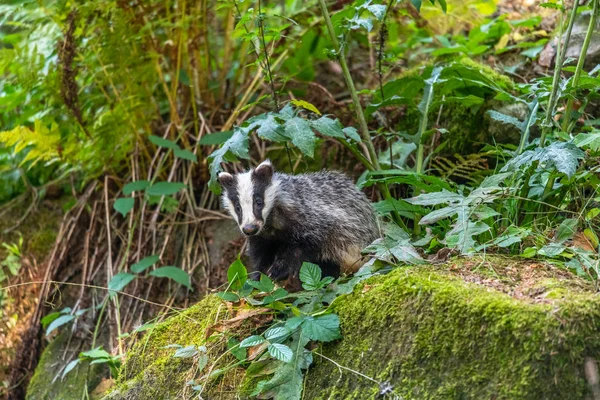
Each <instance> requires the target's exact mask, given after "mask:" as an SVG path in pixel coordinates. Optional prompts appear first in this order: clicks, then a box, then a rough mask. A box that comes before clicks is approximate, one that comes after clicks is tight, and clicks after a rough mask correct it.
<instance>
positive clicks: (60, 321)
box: [46, 315, 75, 336]
mask: <svg viewBox="0 0 600 400" xmlns="http://www.w3.org/2000/svg"><path fill="white" fill-rule="evenodd" d="M74 319H75V316H74V315H61V316H60V317H58V318H56V319H55V320H54V321H52V322H50V324H49V325H48V328H46V336H48V335H50V333H52V331H54V330H55V329H57V328H60V327H61V326H63V325H65V324H68V323H69V322H71V321H73V320H74Z"/></svg>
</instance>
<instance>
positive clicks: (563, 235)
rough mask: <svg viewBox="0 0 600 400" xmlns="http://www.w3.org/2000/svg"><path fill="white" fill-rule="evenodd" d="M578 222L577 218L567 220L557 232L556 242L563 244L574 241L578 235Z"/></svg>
mask: <svg viewBox="0 0 600 400" xmlns="http://www.w3.org/2000/svg"><path fill="white" fill-rule="evenodd" d="M577 222H578V221H577V219H576V218H568V219H565V220H564V221H563V222H562V223H561V224H560V225H559V227H558V229H557V231H556V241H557V242H558V243H563V242H565V241H567V240H569V239H572V238H573V236H574V235H575V233H577Z"/></svg>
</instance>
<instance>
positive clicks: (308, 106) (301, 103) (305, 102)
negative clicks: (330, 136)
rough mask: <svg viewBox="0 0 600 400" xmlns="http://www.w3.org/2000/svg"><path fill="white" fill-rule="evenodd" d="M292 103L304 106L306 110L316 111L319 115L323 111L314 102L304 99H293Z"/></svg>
mask: <svg viewBox="0 0 600 400" xmlns="http://www.w3.org/2000/svg"><path fill="white" fill-rule="evenodd" d="M291 103H292V104H293V105H295V106H296V107H300V108H304V109H305V110H308V111H311V112H314V113H315V114H317V115H321V112H320V111H319V110H318V109H317V107H315V106H314V105H313V104H311V103H309V102H308V101H304V100H292V101H291Z"/></svg>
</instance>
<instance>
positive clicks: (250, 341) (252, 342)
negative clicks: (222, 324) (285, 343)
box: [240, 335, 265, 347]
mask: <svg viewBox="0 0 600 400" xmlns="http://www.w3.org/2000/svg"><path fill="white" fill-rule="evenodd" d="M264 341H265V338H263V337H262V336H258V335H252V336H250V337H247V338H246V339H244V340H242V342H241V343H240V347H254V346H257V345H259V344H261V343H264Z"/></svg>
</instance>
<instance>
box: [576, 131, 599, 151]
mask: <svg viewBox="0 0 600 400" xmlns="http://www.w3.org/2000/svg"><path fill="white" fill-rule="evenodd" d="M573 143H575V146H577V147H589V148H590V150H593V151H598V150H600V131H598V132H594V133H579V134H578V135H577V136H575V139H573Z"/></svg>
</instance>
